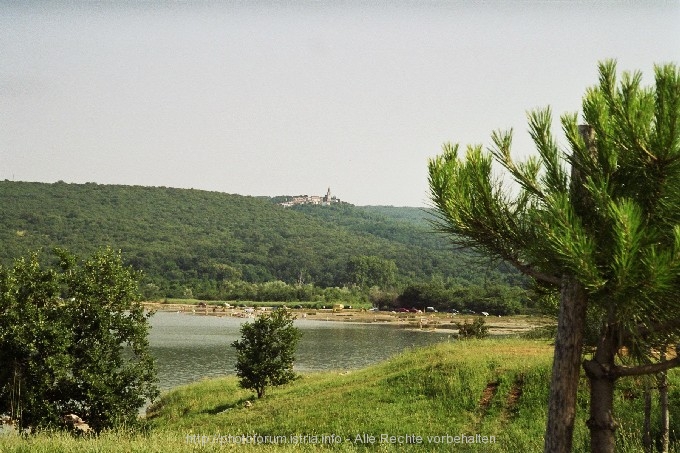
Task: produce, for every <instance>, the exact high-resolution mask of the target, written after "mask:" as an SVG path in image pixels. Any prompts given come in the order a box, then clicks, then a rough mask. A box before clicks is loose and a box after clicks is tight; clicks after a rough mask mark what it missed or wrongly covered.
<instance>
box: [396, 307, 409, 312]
mask: <svg viewBox="0 0 680 453" xmlns="http://www.w3.org/2000/svg"><path fill="white" fill-rule="evenodd" d="M408 312H409V309H408V308H404V307H401V308H397V313H408Z"/></svg>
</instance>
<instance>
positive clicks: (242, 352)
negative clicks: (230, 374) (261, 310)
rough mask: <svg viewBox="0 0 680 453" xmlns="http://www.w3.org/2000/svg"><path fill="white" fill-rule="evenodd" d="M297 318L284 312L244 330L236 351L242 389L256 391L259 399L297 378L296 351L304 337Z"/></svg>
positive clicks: (244, 326)
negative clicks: (294, 321) (295, 371)
mask: <svg viewBox="0 0 680 453" xmlns="http://www.w3.org/2000/svg"><path fill="white" fill-rule="evenodd" d="M294 319H295V318H294V317H293V315H292V314H291V313H290V312H289V311H288V310H284V309H279V310H276V311H275V312H273V313H271V314H264V315H262V316H260V317H259V318H257V319H256V320H255V321H254V322H251V323H246V324H243V325H242V326H241V339H240V340H236V341H234V342H233V343H232V346H233V347H234V348H236V375H237V376H238V377H239V385H240V386H241V387H243V388H245V389H250V390H255V391H256V392H257V397H258V398H263V397H264V396H265V391H266V388H267V387H269V386H277V385H283V384H286V383H288V382H290V381H292V380H294V379H295V378H296V375H295V373H294V372H293V363H294V362H295V357H294V355H295V349H296V347H297V343H298V340H299V339H300V337H301V336H302V333H301V332H300V329H298V328H297V327H295V326H294V325H293V320H294Z"/></svg>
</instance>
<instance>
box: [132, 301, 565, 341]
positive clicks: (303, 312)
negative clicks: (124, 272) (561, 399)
mask: <svg viewBox="0 0 680 453" xmlns="http://www.w3.org/2000/svg"><path fill="white" fill-rule="evenodd" d="M144 306H145V308H146V309H147V310H154V311H170V312H176V313H185V314H187V315H190V316H191V315H193V316H218V317H224V316H229V317H236V318H253V317H256V316H258V314H261V313H266V312H267V311H268V309H261V308H255V309H247V308H241V307H229V308H227V307H223V306H222V307H221V306H216V305H207V306H205V307H202V306H201V307H199V306H198V305H196V304H165V303H159V302H144ZM292 312H293V313H294V314H295V315H296V316H297V319H298V320H299V321H302V322H304V321H311V320H313V321H328V322H351V323H379V324H390V325H394V326H395V327H401V328H408V329H417V330H426V331H433V332H435V331H436V332H442V331H445V332H451V333H456V332H457V331H458V329H457V328H456V324H455V323H462V322H465V321H467V322H472V321H474V319H475V318H478V317H479V316H475V315H453V314H451V313H395V312H387V311H379V312H373V311H367V310H361V309H342V310H333V309H306V308H302V309H292ZM485 321H486V325H487V326H488V327H489V333H490V334H491V335H512V334H519V333H523V332H528V331H530V330H532V329H535V328H537V327H542V326H546V325H550V324H554V321H553V320H551V319H550V318H547V317H539V316H520V315H517V316H504V317H497V316H488V317H485Z"/></svg>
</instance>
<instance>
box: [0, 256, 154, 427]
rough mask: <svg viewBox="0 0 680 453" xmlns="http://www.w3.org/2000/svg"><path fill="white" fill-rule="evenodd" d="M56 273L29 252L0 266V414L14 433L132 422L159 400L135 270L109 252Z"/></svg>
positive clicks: (69, 260) (63, 259)
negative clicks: (71, 420) (76, 422)
mask: <svg viewBox="0 0 680 453" xmlns="http://www.w3.org/2000/svg"><path fill="white" fill-rule="evenodd" d="M57 258H58V261H59V267H58V268H55V267H46V266H44V265H42V264H41V263H40V260H39V256H38V254H37V253H34V254H32V255H30V256H29V257H28V258H21V259H18V260H16V262H15V264H14V266H13V268H11V269H8V268H4V267H0V412H2V413H7V414H9V415H10V416H11V417H13V418H14V419H15V420H16V421H17V422H18V425H19V427H20V428H26V427H32V428H34V429H40V428H48V427H57V426H62V425H63V423H62V417H63V416H64V415H67V414H70V413H74V414H77V415H79V416H80V417H81V418H83V419H84V420H85V421H87V423H88V424H89V425H90V427H91V428H92V429H94V430H95V431H100V430H102V429H104V428H109V427H114V426H116V425H119V424H122V423H125V424H126V425H128V426H130V425H134V424H135V423H136V422H137V419H138V410H139V407H141V406H142V405H143V404H144V402H145V401H146V400H147V399H151V400H152V399H154V398H155V397H156V396H157V395H158V389H157V387H156V376H155V368H154V363H153V359H152V357H151V355H150V353H149V350H148V341H147V334H148V330H149V324H148V317H149V316H150V315H148V314H145V313H144V310H143V307H142V305H141V304H140V303H139V297H138V292H137V286H138V285H137V274H136V273H135V272H134V271H133V270H132V269H130V268H127V267H125V266H124V265H123V264H122V261H121V257H120V254H119V253H114V252H113V251H111V250H109V249H107V250H103V251H100V252H98V253H96V254H95V255H94V256H93V257H92V258H90V259H88V260H86V261H84V262H82V263H78V260H77V259H76V258H75V257H74V256H72V255H70V254H69V253H68V252H66V251H64V250H60V251H57Z"/></svg>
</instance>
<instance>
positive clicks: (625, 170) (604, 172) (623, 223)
mask: <svg viewBox="0 0 680 453" xmlns="http://www.w3.org/2000/svg"><path fill="white" fill-rule="evenodd" d="M599 72H600V80H599V85H598V86H595V87H593V88H591V89H589V90H588V91H587V92H586V95H585V96H584V99H583V119H584V121H585V123H586V124H584V125H580V126H579V124H578V123H579V122H578V120H577V115H576V114H573V115H564V116H563V117H562V127H563V129H564V132H565V135H566V138H567V140H568V142H569V145H570V148H571V149H570V150H569V152H566V153H565V152H562V151H560V149H559V148H558V145H557V143H556V141H555V139H554V138H553V135H552V134H551V127H552V115H551V113H550V110H549V109H546V110H541V111H537V112H533V113H531V114H530V115H529V126H530V133H531V136H532V138H533V141H534V143H535V145H536V150H537V152H538V155H537V156H534V157H531V158H529V159H528V160H527V161H525V162H521V163H520V162H515V161H514V160H513V158H512V157H511V152H510V148H511V143H512V132H496V133H494V134H493V136H492V138H493V142H494V147H493V149H491V151H490V153H486V152H484V151H483V150H482V147H481V146H470V147H468V148H467V150H466V152H465V155H464V156H460V155H459V147H458V145H446V146H445V147H444V152H443V153H442V154H441V155H440V156H438V157H436V158H434V159H432V160H431V161H430V163H429V183H430V190H431V199H432V201H433V203H434V206H435V208H436V210H437V212H438V214H439V216H440V224H439V227H440V229H441V230H442V231H443V232H445V233H447V234H450V235H451V238H452V239H453V240H454V241H455V242H457V243H459V244H463V245H466V246H471V247H473V248H477V249H479V250H481V251H482V252H485V253H487V254H489V255H491V256H494V257H497V258H499V259H502V260H504V261H506V262H508V263H511V264H512V265H514V266H515V267H516V268H517V269H519V270H520V271H521V272H523V273H524V274H526V275H528V276H529V277H532V278H533V279H534V280H535V281H536V282H537V283H538V284H540V285H542V286H544V287H546V288H547V289H550V290H552V291H553V292H555V293H559V295H560V308H559V315H558V329H557V337H556V340H555V355H554V362H553V371H552V380H551V388H550V401H549V408H548V422H547V427H546V436H545V451H546V452H568V451H571V445H572V435H573V428H574V415H575V410H576V390H577V386H578V379H579V371H580V366H581V360H582V351H583V348H582V347H583V344H584V328H585V325H586V319H594V320H595V323H596V325H595V331H596V332H597V334H596V335H595V338H593V339H592V342H593V346H595V352H594V354H593V355H592V356H591V357H590V358H588V360H586V361H585V362H584V365H583V366H584V369H585V371H586V375H587V376H588V378H589V380H590V388H591V403H590V419H589V421H588V426H589V428H590V432H591V449H592V451H597V452H613V451H614V443H615V436H614V433H615V430H616V426H617V424H616V421H615V419H614V416H613V413H614V412H613V392H614V388H615V384H616V381H617V379H619V378H621V377H624V376H634V375H643V374H654V373H658V372H661V371H663V370H666V369H669V368H671V367H674V366H678V365H680V358H675V359H672V360H667V361H662V360H659V357H658V355H656V354H655V353H654V351H658V350H662V349H665V348H666V346H668V345H669V344H671V343H672V342H673V341H674V340H675V339H676V338H678V337H679V336H680V299H678V297H677V294H678V293H679V291H680V71H678V68H677V67H676V66H675V65H665V66H658V67H656V69H655V75H656V79H655V85H654V86H653V87H643V86H642V83H641V81H642V76H641V74H640V73H637V72H636V73H633V74H630V73H624V74H623V76H622V78H621V81H620V83H619V82H617V77H616V65H615V63H614V62H612V61H609V62H605V63H602V64H601V65H600V67H599ZM494 160H495V162H496V163H498V164H500V166H501V167H502V168H504V169H505V170H506V171H507V172H508V173H509V174H510V175H511V176H512V178H513V179H514V181H515V182H516V183H517V185H518V190H514V191H512V190H508V189H506V188H504V187H503V185H502V182H501V180H500V179H498V178H497V177H495V176H494V175H493V173H492V163H493V161H494ZM569 169H570V170H569ZM624 346H625V347H626V349H625V350H626V351H628V352H627V355H626V357H625V359H626V360H625V365H624V362H623V361H621V360H619V356H620V354H621V351H624V349H623V347H624Z"/></svg>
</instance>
